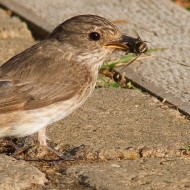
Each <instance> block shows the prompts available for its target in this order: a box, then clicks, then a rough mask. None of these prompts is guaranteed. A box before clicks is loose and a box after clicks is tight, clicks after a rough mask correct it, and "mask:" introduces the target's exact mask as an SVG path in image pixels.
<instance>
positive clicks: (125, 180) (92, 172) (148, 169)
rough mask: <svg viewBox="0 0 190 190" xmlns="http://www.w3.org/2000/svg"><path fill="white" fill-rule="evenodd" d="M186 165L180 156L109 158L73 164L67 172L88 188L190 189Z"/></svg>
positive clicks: (116, 189)
mask: <svg viewBox="0 0 190 190" xmlns="http://www.w3.org/2000/svg"><path fill="white" fill-rule="evenodd" d="M189 164H190V160H189V159H181V158H177V159H171V158H170V159H158V158H155V159H144V160H134V161H129V160H125V161H110V162H107V163H102V164H97V163H95V164H81V165H79V166H73V167H71V168H69V169H68V170H67V173H68V174H71V175H73V176H74V177H76V178H77V179H78V181H80V183H83V184H86V185H89V186H90V187H92V189H109V190H124V189H125V190H127V189H130V190H136V189H154V190H160V189H167V190H173V189H190V181H189V178H190V172H189V171H188V170H189V167H188V165H189ZM184 165H186V166H187V167H186V168H184ZM163 179H164V180H163Z"/></svg>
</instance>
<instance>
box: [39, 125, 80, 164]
mask: <svg viewBox="0 0 190 190" xmlns="http://www.w3.org/2000/svg"><path fill="white" fill-rule="evenodd" d="M47 140H48V141H50V139H49V138H48V137H47V136H46V128H43V129H41V130H40V131H39V132H38V141H39V143H40V145H41V146H43V147H45V148H46V149H47V150H49V151H51V152H53V153H54V154H55V155H57V156H58V157H59V158H61V159H62V160H65V161H74V160H78V158H77V157H76V156H71V155H64V154H62V153H61V152H59V151H57V150H56V149H55V148H53V147H51V146H50V145H48V143H47Z"/></svg>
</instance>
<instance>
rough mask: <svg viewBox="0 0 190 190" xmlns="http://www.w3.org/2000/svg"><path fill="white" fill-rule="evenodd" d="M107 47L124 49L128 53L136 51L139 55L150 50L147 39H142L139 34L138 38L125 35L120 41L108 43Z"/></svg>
mask: <svg viewBox="0 0 190 190" xmlns="http://www.w3.org/2000/svg"><path fill="white" fill-rule="evenodd" d="M105 47H106V48H113V49H116V50H122V51H125V52H126V53H135V54H137V55H139V54H141V53H145V52H146V51H147V50H148V46H147V44H146V41H142V40H141V38H140V37H139V36H138V38H133V37H130V36H127V35H123V36H122V37H121V38H120V39H119V40H118V41H113V42H111V43H108V44H106V45H105Z"/></svg>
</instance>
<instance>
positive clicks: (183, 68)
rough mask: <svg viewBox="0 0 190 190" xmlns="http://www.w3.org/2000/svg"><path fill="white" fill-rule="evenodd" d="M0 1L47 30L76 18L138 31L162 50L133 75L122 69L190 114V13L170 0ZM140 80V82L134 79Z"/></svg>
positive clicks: (138, 63) (134, 69)
mask: <svg viewBox="0 0 190 190" xmlns="http://www.w3.org/2000/svg"><path fill="white" fill-rule="evenodd" d="M0 2H1V3H3V4H4V5H5V6H7V7H9V8H10V9H12V10H14V11H16V13H17V14H20V15H22V16H23V17H24V18H26V19H27V20H29V21H31V22H33V23H34V24H36V25H38V26H39V27H40V28H42V29H44V30H46V31H51V30H52V29H53V28H54V27H55V26H56V25H57V24H59V23H61V22H63V21H64V20H65V19H67V18H69V17H71V16H75V15H78V14H98V15H101V16H104V17H106V18H108V19H110V20H111V21H113V22H115V23H116V24H117V25H118V27H119V28H120V29H121V30H122V31H123V32H125V33H126V34H131V30H136V31H137V32H138V33H139V34H140V36H141V37H142V39H143V40H147V41H149V42H151V43H150V44H149V46H150V48H162V49H164V50H163V51H156V52H153V53H151V55H152V57H147V58H146V59H142V60H140V61H136V62H135V64H134V63H133V64H132V65H131V66H130V68H131V69H132V70H128V68H126V67H124V68H123V69H122V71H125V73H126V76H128V75H130V76H131V77H130V79H131V80H133V81H134V82H137V83H138V84H140V85H141V86H142V87H144V88H147V89H148V90H149V91H151V92H152V93H153V94H156V95H157V96H159V97H161V98H162V99H164V100H166V101H168V102H170V103H172V104H174V105H175V106H177V107H178V108H179V109H181V110H183V111H184V112H186V113H188V114H190V92H189V89H190V56H189V50H190V38H189V32H190V25H189V16H190V13H189V12H188V11H186V10H184V9H183V8H181V7H179V6H177V5H175V4H174V3H172V2H171V1H170V0H160V1H157V0H141V1H139V0H128V1H127V0H121V1H117V0H110V1H109V2H107V1H102V0H94V1H89V0H82V1H81V0H76V1H63V0H56V1H51V0H41V1H38V0H31V1H27V0H19V1H18V0H9V1H3V0H0ZM131 73H133V75H131ZM136 75H138V76H139V77H140V80H136V79H137V77H136ZM147 83H148V84H149V85H147ZM156 87H157V88H156ZM159 89H160V90H159ZM160 92H161V93H160Z"/></svg>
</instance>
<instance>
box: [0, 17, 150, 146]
mask: <svg viewBox="0 0 190 190" xmlns="http://www.w3.org/2000/svg"><path fill="white" fill-rule="evenodd" d="M139 42H140V45H139ZM114 49H118V50H122V51H125V52H138V53H142V52H144V51H146V50H147V46H146V44H145V43H144V42H143V41H140V40H139V39H138V38H137V39H136V38H132V37H129V36H125V35H123V34H122V33H121V32H120V31H119V30H118V28H117V27H116V26H115V25H113V24H112V23H111V22H109V21H108V20H106V19H104V18H102V17H99V16H95V15H80V16H76V17H73V18H71V19H68V20H66V21H65V22H63V23H62V24H60V25H59V26H57V27H56V28H55V29H54V31H53V32H52V33H51V34H50V35H49V36H48V37H47V38H46V39H45V40H43V41H41V42H39V43H37V44H35V45H34V46H32V47H30V48H28V49H26V50H25V51H23V52H21V53H20V54H18V55H16V56H14V57H13V58H11V59H10V60H8V61H7V62H6V63H4V64H3V65H2V66H1V67H0V138H1V137H11V136H14V137H23V136H28V135H31V134H33V133H36V132H38V140H39V142H40V145H42V146H46V147H47V148H48V147H49V146H48V144H47V142H46V140H47V137H46V134H45V131H46V127H47V126H48V125H49V124H52V123H54V122H56V121H58V120H61V119H63V118H64V117H66V116H67V115H69V114H70V113H71V112H73V111H74V110H75V109H76V108H78V107H79V106H81V105H82V104H83V103H84V102H85V101H86V99H87V98H88V97H89V96H90V94H91V93H92V91H93V89H94V87H95V84H96V80H97V77H98V70H99V68H100V67H101V65H102V64H103V62H104V61H105V59H106V58H107V57H108V56H109V55H110V54H111V53H112V52H113V50H114ZM49 149H50V150H52V148H50V147H49Z"/></svg>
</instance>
